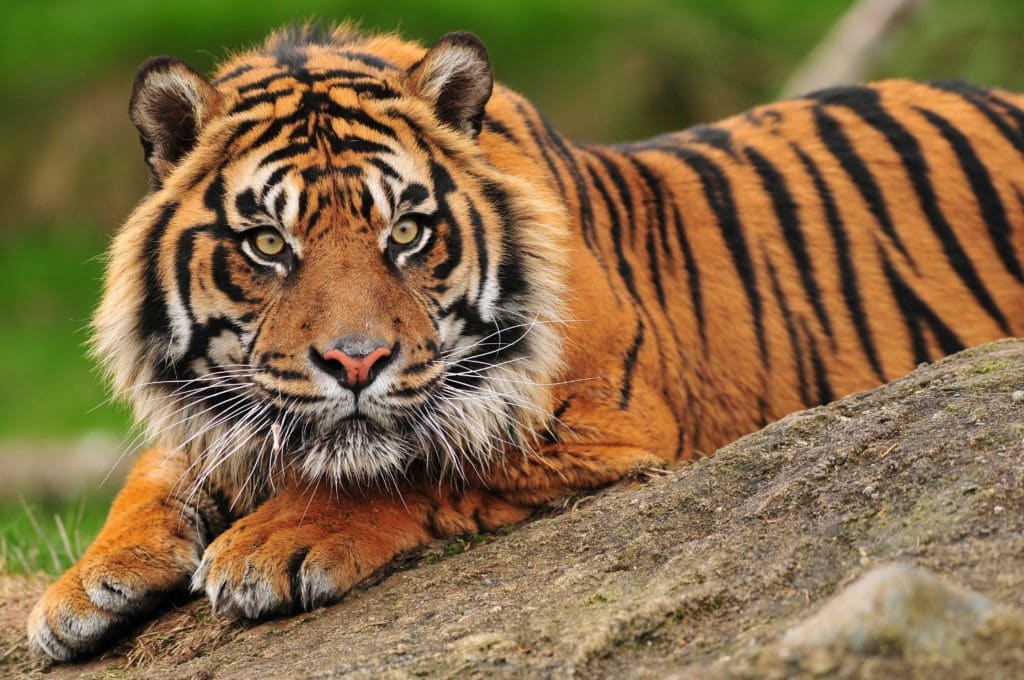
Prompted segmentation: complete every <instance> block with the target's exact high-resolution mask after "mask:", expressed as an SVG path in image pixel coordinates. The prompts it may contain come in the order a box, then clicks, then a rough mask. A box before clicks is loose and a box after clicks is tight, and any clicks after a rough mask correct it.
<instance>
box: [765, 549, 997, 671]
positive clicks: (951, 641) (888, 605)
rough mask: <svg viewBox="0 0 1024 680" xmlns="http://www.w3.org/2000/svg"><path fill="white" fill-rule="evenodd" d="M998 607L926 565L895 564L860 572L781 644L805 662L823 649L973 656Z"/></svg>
mask: <svg viewBox="0 0 1024 680" xmlns="http://www.w3.org/2000/svg"><path fill="white" fill-rule="evenodd" d="M998 611H999V610H998V608H997V606H996V605H995V604H994V603H993V602H991V601H990V600H988V599H987V598H985V597H983V596H981V595H979V594H977V593H974V592H971V591H968V590H965V589H963V588H960V587H957V586H955V585H951V584H949V583H947V582H945V581H944V580H942V579H940V578H939V577H937V576H935V575H934V574H932V573H931V572H929V571H927V570H925V569H921V568H918V567H914V566H911V565H908V564H890V565H886V566H883V567H877V568H875V569H872V570H870V571H868V572H867V573H866V574H864V575H863V576H861V577H860V578H859V579H858V580H857V581H855V582H854V583H853V584H851V585H850V586H848V587H847V588H846V589H845V590H843V591H842V592H841V593H839V594H838V595H836V596H834V597H833V598H832V599H831V600H830V601H829V602H827V603H826V604H825V606H824V607H822V608H821V609H820V610H819V611H818V612H817V613H816V614H814V615H812V616H811V617H809V618H808V619H806V620H805V621H803V623H801V624H799V625H798V626H797V627H796V628H793V629H791V630H790V631H789V632H788V633H786V635H785V637H784V638H783V641H782V642H783V644H784V645H785V646H787V647H790V648H791V649H793V650H794V651H796V652H797V654H798V655H799V656H800V657H802V658H803V659H805V660H810V659H814V658H815V656H816V654H815V650H818V649H830V650H836V649H846V650H849V651H851V652H854V653H858V654H869V655H872V654H880V655H883V656H884V655H887V654H890V653H893V651H894V650H903V653H913V654H923V655H929V654H930V655H942V656H943V658H947V659H953V658H968V656H969V653H968V650H969V647H970V640H971V639H972V638H973V637H974V636H976V635H981V634H982V632H983V630H984V626H985V625H986V622H987V621H988V620H989V619H990V618H991V617H992V616H994V615H995V614H996V613H997V612H998ZM822 659H823V657H822ZM824 667H827V664H826V665H825V666H823V668H824ZM807 670H808V672H811V671H810V669H807ZM826 672H827V671H826Z"/></svg>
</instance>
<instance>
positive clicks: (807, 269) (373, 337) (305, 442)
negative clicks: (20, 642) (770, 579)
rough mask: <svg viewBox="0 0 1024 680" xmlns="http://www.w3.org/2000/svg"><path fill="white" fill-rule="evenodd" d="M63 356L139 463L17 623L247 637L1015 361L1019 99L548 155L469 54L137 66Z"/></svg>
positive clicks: (329, 49) (165, 61)
mask: <svg viewBox="0 0 1024 680" xmlns="http://www.w3.org/2000/svg"><path fill="white" fill-rule="evenodd" d="M129 113H130V118H131V121H132V122H133V124H134V126H135V127H136V128H137V130H138V132H139V135H140V138H141V143H142V147H143V152H144V158H145V161H146V164H147V165H148V167H149V171H150V177H151V190H150V191H149V193H148V194H147V195H146V196H145V197H144V198H142V200H141V202H140V203H139V204H138V206H137V207H136V208H135V209H134V211H133V212H132V213H131V215H130V216H129V217H128V218H127V221H126V222H125V224H124V225H123V226H122V227H121V229H120V230H119V231H118V232H117V233H116V235H115V237H114V239H113V241H112V244H111V247H110V252H109V262H108V265H107V271H106V278H105V283H104V288H103V295H102V300H101V302H100V304H99V306H98V309H97V312H96V314H95V318H94V352H95V355H96V356H97V357H98V359H99V361H100V362H101V363H102V365H103V366H104V367H105V368H106V370H107V371H108V373H109V377H110V380H111V383H112V385H113V389H114V390H115V392H116V394H117V395H119V396H120V397H122V398H124V399H125V400H127V401H128V402H129V403H130V404H131V407H132V409H133V412H134V414H135V417H136V418H137V419H138V421H139V422H140V423H142V424H144V427H145V428H146V430H145V432H146V436H147V438H148V441H149V446H150V448H149V449H148V450H146V451H145V452H143V453H142V454H141V455H140V456H139V457H138V459H137V461H136V463H135V464H134V467H133V469H132V471H131V472H130V474H129V475H128V478H127V481H126V482H125V484H124V487H123V489H122V490H121V491H120V492H119V494H118V495H117V497H116V499H115V500H114V501H113V504H112V507H111V510H110V514H109V517H108V519H107V521H106V524H105V525H104V526H103V528H102V530H101V531H100V533H99V535H98V536H97V538H96V539H95V541H94V542H93V543H92V545H91V546H90V547H89V548H88V549H87V550H86V551H85V552H84V554H83V555H82V557H81V559H80V560H79V561H78V562H77V563H76V564H75V565H74V566H72V567H71V568H70V569H69V570H68V571H67V572H66V573H65V574H64V575H63V576H61V577H60V578H59V579H58V580H56V581H55V582H54V583H53V584H52V585H50V586H49V588H48V589H47V590H46V592H45V593H44V595H43V596H42V598H41V599H40V601H39V603H38V604H37V605H36V607H35V608H34V610H33V611H32V613H31V615H30V617H29V619H28V623H27V632H28V639H29V641H30V645H31V647H32V648H33V649H35V650H38V651H39V652H41V653H42V654H45V655H46V656H49V657H52V658H53V659H56V660H59V661H68V660H72V659H77V658H81V657H83V656H86V655H88V654H91V653H94V652H96V651H97V650H99V649H101V648H103V647H104V646H105V645H108V644H110V643H111V641H112V640H114V639H116V638H117V637H118V635H120V634H122V633H123V631H125V630H126V627H127V626H130V625H131V624H133V623H136V622H138V621H139V620H140V619H143V618H144V617H146V616H147V615H150V614H151V613H152V612H154V610H155V609H156V608H158V607H159V606H160V605H161V603H165V602H167V601H168V600H169V599H171V598H175V597H180V596H182V595H187V594H188V593H189V591H191V592H192V593H203V594H205V596H206V597H207V598H208V599H209V601H210V603H211V606H212V610H213V612H214V613H215V614H217V615H220V616H229V617H237V618H240V619H243V620H250V619H264V618H267V617H273V616H281V615H287V614H289V613H293V612H298V611H303V610H310V609H313V608H317V607H321V606H324V605H326V604H329V603H333V602H336V601H338V600H339V599H341V598H342V597H343V595H344V594H345V593H346V592H347V591H349V590H350V589H351V588H352V587H353V586H354V585H356V584H358V583H359V582H360V581H363V580H365V579H366V578H367V577H368V576H369V575H371V574H373V573H374V572H375V571H377V570H380V569H382V568H385V567H387V565H388V564H389V563H391V562H392V560H393V559H394V558H395V557H396V556H397V555H399V554H401V553H405V552H407V551H414V550H417V549H420V548H422V547H423V546H424V545H426V544H428V543H429V542H431V541H434V540H438V539H443V538H445V537H451V536H454V535H458V534H461V533H463V532H493V531H496V530H498V529H500V528H502V527H508V526H511V525H515V524H518V523H520V522H523V521H525V520H527V519H528V518H530V517H531V515H534V514H535V513H537V512H538V510H539V509H543V508H545V507H549V506H550V505H552V504H555V503H557V502H558V500H559V499H564V498H566V497H568V496H570V495H571V494H575V493H586V492H588V491H592V490H595V489H599V488H601V487H606V486H608V485H611V484H614V483H615V482H619V481H621V480H623V479H627V478H630V477H631V476H634V475H636V474H638V473H639V472H642V471H643V470H645V469H654V468H660V467H665V466H672V465H677V464H679V463H682V462H684V461H690V460H693V459H695V458H699V457H701V456H706V455H711V454H712V453H713V452H714V451H715V450H716V449H717V448H719V447H721V446H722V445H724V444H726V443H728V442H731V441H733V440H735V439H737V438H738V437H740V436H741V435H743V434H746V433H749V432H752V431H754V430H756V429H758V428H760V427H762V426H764V425H765V424H766V423H768V422H770V421H772V420H775V419H778V418H780V417H781V416H783V415H785V414H787V413H790V412H793V411H796V410H800V409H805V408H808V407H811V406H813V405H816V404H822V403H825V402H829V401H832V400H834V399H836V398H838V397H841V396H843V395H848V394H850V393H852V392H856V391H860V390H865V389H868V388H871V387H874V386H877V385H879V384H882V383H884V382H886V381H888V380H891V379H893V378H895V377H897V376H900V375H902V374H904V373H906V372H908V371H910V370H912V369H913V368H914V367H915V366H917V365H918V364H921V363H923V362H930V361H933V360H936V359H937V358H939V357H941V356H943V355H946V354H949V353H952V352H956V351H958V350H960V349H962V348H964V347H968V346H971V345H975V344H978V343H982V342H986V341H989V340H993V339H996V338H1000V337H1004V336H1010V335H1016V334H1020V333H1021V332H1022V331H1024V295H1022V281H1024V272H1022V266H1021V250H1022V248H1024V242H1022V237H1024V97H1022V96H1020V95H1016V94H1013V93H1010V92H1007V91H1003V90H997V89H983V88H980V87H975V86H972V85H968V84H964V83H959V82H936V83H930V84H924V83H915V82H910V81H901V80H890V81H883V82H878V83H874V84H867V85H856V86H842V87H836V88H831V89H826V90H822V91H818V92H815V93H811V94H808V95H806V96H802V97H797V98H793V99H789V100H786V101H781V102H776V103H771V104H767V105H763V106H759V107H757V108H754V109H752V110H750V111H748V112H746V113H743V114H740V115H737V116H734V117H731V118H728V119H726V120H723V121H721V122H717V123H713V124H705V125H699V126H696V127H692V128H689V129H686V130H684V131H682V132H676V133H671V134H666V135H664V136H660V137H656V138H653V139H650V140H647V141H641V142H635V143H626V144H619V145H596V144H577V143H573V142H571V141H569V140H568V139H566V138H565V137H563V136H562V135H560V134H559V133H558V132H556V131H555V129H554V128H553V127H552V125H551V124H550V123H549V122H548V121H547V119H545V118H544V117H543V116H542V114H541V113H540V112H539V111H538V109H537V108H536V107H535V106H534V105H532V104H531V103H530V102H529V101H528V100H527V99H525V98H524V97H523V96H521V95H520V94H518V93H516V92H514V91H513V90H511V89H509V88H507V87H504V86H502V85H500V84H496V83H495V82H494V77H493V74H492V69H491V65H490V58H489V56H488V53H487V50H486V48H485V47H484V45H483V43H482V42H481V40H480V39H479V38H478V37H476V36H475V35H473V34H470V33H464V32H457V33H450V34H447V35H445V36H443V37H441V38H440V39H439V40H438V41H437V42H436V43H435V44H434V45H433V46H432V47H430V48H429V49H426V48H424V47H421V46H420V45H419V44H417V43H415V42H411V41H406V40H403V39H402V38H400V37H398V36H397V35H395V34H369V33H366V32H362V31H360V30H359V29H357V28H354V27H353V26H351V25H349V24H342V25H338V26H335V27H331V28H325V29H321V28H317V27H313V26H300V27H291V28H284V29H280V30H278V31H276V32H274V33H273V34H271V35H270V37H269V38H267V40H266V41H265V42H264V43H263V44H261V45H260V46H258V47H256V48H253V49H251V50H249V51H246V52H243V53H240V54H238V55H236V56H233V57H231V58H229V59H227V60H226V62H225V63H223V64H222V65H220V66H219V68H218V69H217V70H216V73H215V75H214V76H213V78H212V79H207V78H206V77H204V76H203V75H201V74H199V73H197V72H196V71H194V70H193V69H192V68H190V67H189V66H187V65H186V64H184V63H183V62H181V61H179V60H176V59H173V58H170V57H157V58H153V59H151V60H149V61H147V62H145V63H144V64H143V65H142V66H141V67H140V69H139V71H138V73H137V76H136V79H135V82H134V88H133V91H132V95H131V100H130V105H129Z"/></svg>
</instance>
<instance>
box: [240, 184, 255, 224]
mask: <svg viewBox="0 0 1024 680" xmlns="http://www.w3.org/2000/svg"><path fill="white" fill-rule="evenodd" d="M235 210H237V211H238V214H239V215H240V216H241V217H246V218H248V217H252V216H254V215H256V214H257V213H259V212H260V206H259V204H258V203H256V194H255V192H253V190H252V189H251V188H250V189H246V190H245V191H243V192H242V193H240V194H238V195H237V196H235Z"/></svg>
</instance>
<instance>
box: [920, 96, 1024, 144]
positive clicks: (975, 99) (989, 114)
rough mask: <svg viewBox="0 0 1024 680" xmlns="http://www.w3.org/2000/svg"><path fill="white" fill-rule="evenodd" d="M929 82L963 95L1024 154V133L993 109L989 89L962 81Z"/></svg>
mask: <svg viewBox="0 0 1024 680" xmlns="http://www.w3.org/2000/svg"><path fill="white" fill-rule="evenodd" d="M929 84H930V85H931V86H932V87H934V88H935V89H937V90H942V91H943V92H952V93H953V94H957V95H959V96H960V97H962V98H963V100H964V101H966V102H967V103H969V104H970V105H971V106H973V107H974V108H975V109H977V110H978V112H979V113H981V114H982V115H983V116H985V118H987V119H988V120H989V122H990V123H992V125H994V126H995V128H996V129H997V130H999V133H1000V134H1001V135H1002V136H1003V138H1004V139H1006V141H1008V142H1009V143H1010V144H1012V145H1013V147H1014V148H1015V149H1017V151H1019V152H1021V153H1022V154H1024V135H1022V134H1021V130H1015V129H1014V128H1013V126H1012V125H1010V124H1009V123H1007V122H1006V120H1005V119H1004V118H1003V117H1002V116H1001V115H999V114H998V113H996V112H995V111H994V110H993V109H992V106H990V104H995V102H994V101H993V100H992V99H991V98H990V97H989V93H988V91H987V90H984V89H982V88H980V87H975V86H973V85H969V84H967V83H964V82H961V81H940V82H935V83H929Z"/></svg>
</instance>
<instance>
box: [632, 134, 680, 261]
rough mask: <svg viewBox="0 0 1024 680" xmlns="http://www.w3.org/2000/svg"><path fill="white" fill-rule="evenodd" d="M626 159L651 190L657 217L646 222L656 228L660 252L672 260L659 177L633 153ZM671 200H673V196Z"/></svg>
mask: <svg viewBox="0 0 1024 680" xmlns="http://www.w3.org/2000/svg"><path fill="white" fill-rule="evenodd" d="M626 159H627V160H628V161H629V162H630V163H632V164H633V167H634V168H635V169H636V171H637V173H638V174H639V175H640V179H642V180H643V182H644V185H645V186H646V187H647V190H648V191H650V192H651V198H652V200H653V202H654V206H655V207H657V209H658V218H657V220H656V223H655V224H651V223H650V221H649V223H648V228H649V229H650V230H654V229H657V231H658V239H659V241H660V242H661V252H662V253H664V255H665V257H666V258H667V259H668V260H669V261H671V260H673V259H674V258H673V256H672V248H671V247H670V246H669V239H668V215H666V205H667V200H666V198H665V192H664V191H662V188H661V178H660V177H658V176H657V175H655V174H654V172H653V171H652V170H651V169H650V168H649V167H647V165H646V164H645V163H644V162H643V161H641V160H640V159H639V158H637V157H636V156H635V155H631V154H629V153H626ZM672 200H675V197H673V199H672ZM647 211H648V214H650V213H651V209H650V206H648V207H647Z"/></svg>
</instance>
